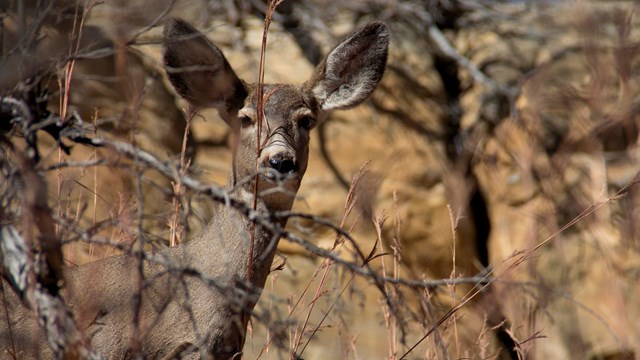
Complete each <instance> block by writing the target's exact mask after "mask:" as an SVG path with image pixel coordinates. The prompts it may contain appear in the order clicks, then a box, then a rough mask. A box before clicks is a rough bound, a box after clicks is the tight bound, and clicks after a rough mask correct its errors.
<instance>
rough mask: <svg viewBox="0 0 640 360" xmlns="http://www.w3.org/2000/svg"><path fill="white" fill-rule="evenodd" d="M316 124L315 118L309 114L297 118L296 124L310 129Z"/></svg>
mask: <svg viewBox="0 0 640 360" xmlns="http://www.w3.org/2000/svg"><path fill="white" fill-rule="evenodd" d="M315 124H316V119H314V118H312V117H311V116H305V117H303V118H301V119H300V120H298V126H300V127H301V128H303V129H305V130H310V129H311V128H312V127H313V126H314V125H315Z"/></svg>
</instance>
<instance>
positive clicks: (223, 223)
mask: <svg viewBox="0 0 640 360" xmlns="http://www.w3.org/2000/svg"><path fill="white" fill-rule="evenodd" d="M230 181H231V180H230ZM295 190H297V186H296V189H295ZM234 195H235V196H234ZM278 195H281V194H274V195H269V196H265V197H260V196H258V198H257V199H255V196H254V190H253V182H250V183H247V184H246V185H244V186H241V187H239V188H237V190H236V191H235V192H234V193H233V194H232V196H234V197H235V198H237V199H239V200H242V201H243V202H245V204H246V206H248V207H250V208H252V207H253V205H254V203H255V206H256V211H257V212H258V213H260V214H267V213H273V212H274V211H288V210H290V209H291V206H292V205H293V200H294V197H295V196H294V195H293V193H288V196H287V197H284V196H278ZM254 199H255V202H254ZM286 223H287V220H286V218H283V219H282V220H278V221H277V222H276V224H278V225H280V226H281V227H283V228H284V226H285V225H286ZM278 240H279V237H278V236H276V235H275V234H274V233H273V232H272V231H271V230H269V229H266V228H264V227H262V226H260V225H258V224H255V225H254V224H253V223H252V222H251V221H250V220H249V219H247V217H246V216H245V215H244V214H243V213H242V212H240V211H238V210H237V209H235V208H233V207H230V206H226V205H225V204H221V203H218V204H217V205H216V207H215V209H214V215H213V217H212V219H211V220H210V221H209V223H208V224H207V226H206V227H205V229H204V230H203V231H202V233H201V234H200V235H198V236H197V237H196V238H194V239H193V240H192V241H191V242H190V243H189V244H188V245H187V246H189V247H190V248H191V249H192V252H191V253H192V254H193V256H197V257H198V258H200V257H204V259H203V260H202V261H199V260H198V259H196V262H197V264H194V266H195V267H196V268H198V269H199V270H200V271H201V272H202V273H203V274H205V275H207V276H210V277H212V278H218V279H220V280H222V281H224V282H227V281H229V282H230V283H229V285H231V284H232V283H233V282H235V281H238V280H245V281H246V280H247V276H248V274H249V272H248V267H249V257H250V255H249V253H250V252H251V243H252V242H253V260H252V261H251V264H252V265H251V279H250V280H251V283H252V284H253V286H255V287H257V288H262V287H264V283H265V281H266V277H267V275H268V274H269V271H270V268H271V263H272V261H273V256H274V254H275V250H276V247H277V245H278Z"/></svg>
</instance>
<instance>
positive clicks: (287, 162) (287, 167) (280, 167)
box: [269, 158, 296, 174]
mask: <svg viewBox="0 0 640 360" xmlns="http://www.w3.org/2000/svg"><path fill="white" fill-rule="evenodd" d="M269 166H271V168H272V169H274V170H277V171H278V172H279V173H281V174H287V173H290V172H294V171H295V170H296V163H295V162H293V160H291V159H287V158H271V159H269Z"/></svg>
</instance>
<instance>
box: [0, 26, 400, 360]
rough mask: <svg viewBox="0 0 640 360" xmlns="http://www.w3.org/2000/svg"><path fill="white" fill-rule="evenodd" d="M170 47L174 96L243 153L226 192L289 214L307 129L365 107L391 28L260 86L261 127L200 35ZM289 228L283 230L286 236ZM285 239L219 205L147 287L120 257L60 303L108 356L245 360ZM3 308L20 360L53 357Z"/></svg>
mask: <svg viewBox="0 0 640 360" xmlns="http://www.w3.org/2000/svg"><path fill="white" fill-rule="evenodd" d="M164 46H165V54H164V60H165V66H166V69H167V73H168V75H169V79H170V80H171V82H172V84H173V85H174V87H175V88H176V90H177V92H178V93H179V94H180V95H181V96H183V97H184V98H185V99H186V100H187V101H189V103H190V104H191V106H192V108H193V109H195V110H197V109H201V108H204V107H214V108H216V109H217V110H218V112H219V113H220V115H221V117H222V118H223V119H224V120H225V122H227V124H228V125H229V126H231V127H232V128H233V129H234V130H236V134H237V136H238V139H237V148H238V151H237V154H236V161H235V164H234V169H233V171H232V173H231V175H230V176H229V184H228V185H230V186H233V188H234V189H235V192H234V193H233V194H232V195H233V196H235V197H236V198H238V199H240V200H244V201H245V202H246V203H247V204H249V205H253V203H254V201H255V204H256V210H258V211H259V212H262V213H267V212H273V211H286V210H290V209H291V206H292V204H293V201H294V198H295V194H296V192H297V190H298V187H299V186H300V182H301V180H302V177H303V175H304V173H305V171H306V168H307V159H308V149H309V145H308V144H309V131H310V130H311V129H312V128H313V127H314V126H315V125H316V124H317V123H319V122H320V121H323V120H324V119H325V118H326V116H327V115H328V113H329V112H330V111H332V110H336V109H346V108H350V107H353V106H355V105H358V104H359V103H361V102H362V101H364V100H365V99H366V98H367V97H368V96H369V95H370V94H371V92H372V91H373V90H374V89H375V87H376V85H377V84H378V82H379V81H380V78H381V77H382V74H383V71H384V67H385V64H386V57H387V47H388V29H387V27H386V26H385V25H384V24H382V23H373V24H370V25H367V26H365V27H364V28H362V29H361V30H359V31H357V32H355V33H354V34H352V35H351V36H349V37H348V38H346V39H345V40H344V41H343V42H342V43H341V44H340V45H338V46H337V47H336V48H335V49H334V50H332V51H331V52H330V53H329V55H328V56H327V58H326V59H325V61H324V62H323V63H322V64H321V65H319V67H318V68H317V70H316V71H315V73H314V74H313V76H312V77H311V78H310V79H309V80H308V81H307V82H306V83H304V84H302V85H299V86H296V85H290V84H271V85H264V87H263V93H264V100H263V116H262V126H261V127H260V126H258V125H257V123H256V122H257V119H258V118H259V117H258V116H257V111H258V106H257V101H258V99H257V95H256V86H255V85H250V84H247V83H245V82H243V81H242V80H240V79H239V78H238V77H237V76H236V74H235V72H234V71H233V70H232V68H231V66H230V65H229V64H228V62H227V60H226V59H225V57H224V55H223V54H222V52H221V51H220V49H218V48H217V47H216V46H215V45H213V44H212V43H210V42H209V41H208V40H207V39H206V38H205V37H204V35H202V34H201V33H199V32H198V31H197V30H195V29H194V28H192V27H191V26H190V25H188V24H187V23H185V22H183V21H181V20H169V21H168V22H167V24H166V25H165V32H164ZM258 132H259V133H260V134H259V140H258ZM256 174H258V176H257V177H256ZM240 179H245V180H246V179H248V180H247V181H245V182H239V180H240ZM256 179H257V181H258V186H257V187H255V188H254V185H255V181H256ZM256 189H257V193H258V197H257V199H254V191H255V190H256ZM285 224H286V220H280V224H279V225H280V226H282V227H284V225H285ZM252 231H253V232H254V236H253V238H254V244H253V259H252V261H250V260H249V258H250V256H249V254H250V253H251V251H250V248H251V240H250V239H251V237H252V236H251V234H252ZM277 241H278V237H277V236H275V234H273V233H272V232H271V231H269V230H267V229H265V228H263V227H261V226H259V225H256V226H255V229H253V228H252V223H251V221H249V220H248V219H247V218H246V217H245V216H244V215H243V214H241V213H240V212H239V211H238V210H236V209H234V208H231V207H228V206H224V205H223V204H219V205H218V206H217V209H216V211H215V215H214V217H213V218H212V219H211V220H210V222H209V223H208V225H207V226H206V227H205V229H204V230H203V231H202V232H201V233H200V234H199V235H198V236H197V237H195V238H194V239H193V240H192V241H190V242H188V243H186V244H184V245H181V246H178V247H174V248H169V249H165V250H163V251H160V252H158V253H157V254H154V255H153V258H154V259H155V261H149V260H144V261H143V274H144V277H143V281H142V283H140V282H138V281H137V280H136V279H138V276H137V274H138V273H139V265H140V262H139V260H138V259H136V258H134V257H131V256H116V257H111V258H107V259H103V260H100V261H96V262H94V263H91V264H88V265H84V266H80V267H77V268H73V269H71V270H70V271H69V273H70V274H69V281H68V284H69V285H68V286H67V289H66V290H65V296H64V297H65V300H66V302H67V303H68V304H69V306H70V308H71V310H72V311H73V313H74V315H75V319H76V322H77V324H78V328H79V329H80V330H81V331H82V332H83V334H84V336H85V337H86V339H87V342H89V343H90V345H91V347H92V348H93V349H94V350H95V351H97V352H98V353H100V354H102V355H104V356H105V357H107V358H110V359H119V358H128V357H131V356H132V354H142V355H143V356H144V357H145V358H157V359H162V358H167V359H171V358H201V357H202V358H206V357H213V358H215V359H227V358H232V357H235V356H239V355H240V354H241V351H242V346H243V343H244V336H245V332H246V326H247V321H248V319H249V315H250V312H251V311H252V309H253V307H254V306H255V304H256V302H257V300H258V296H259V290H260V289H262V288H263V287H264V283H265V281H266V278H267V276H268V274H269V271H270V267H271V263H272V260H273V257H274V254H275V249H276V246H277ZM167 264H169V265H167ZM250 264H251V266H250ZM250 267H251V269H250V279H249V281H247V277H248V276H249V271H248V270H249V268H250ZM185 269H187V271H186V275H185V272H184V271H182V270H185ZM203 279H209V280H210V281H211V282H212V283H214V284H215V285H214V286H212V284H211V283H206V281H207V280H205V281H203ZM7 288H8V287H7V286H5V289H7ZM5 301H7V303H8V304H9V309H11V310H10V312H9V314H8V316H9V324H10V326H11V330H12V336H13V345H14V346H15V347H16V349H17V350H18V354H17V357H18V358H20V357H21V355H20V354H26V355H29V354H31V355H39V356H44V357H50V356H51V352H50V351H48V349H47V348H46V345H45V342H44V339H43V338H42V337H43V336H42V335H41V332H39V331H38V329H37V327H36V326H35V324H34V323H33V321H32V320H31V319H32V315H31V314H30V313H29V311H28V310H27V309H24V308H23V307H22V306H21V305H20V304H19V300H18V299H17V297H16V296H15V295H14V294H13V293H12V292H11V291H5ZM136 304H139V306H137V307H136ZM0 308H2V307H0ZM2 312H3V310H0V316H2V317H3V321H4V318H5V314H2ZM134 324H138V325H137V326H134ZM136 329H137V330H136ZM132 339H138V341H137V342H136V341H133V340H132ZM0 345H1V347H0V358H4V357H5V356H6V355H7V354H10V350H11V349H12V346H11V344H10V340H9V336H8V332H7V331H6V330H2V327H0ZM34 353H36V354H34Z"/></svg>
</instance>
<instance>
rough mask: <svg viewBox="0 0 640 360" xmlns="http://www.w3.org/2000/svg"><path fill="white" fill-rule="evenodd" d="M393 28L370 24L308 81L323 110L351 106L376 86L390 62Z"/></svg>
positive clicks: (369, 93) (343, 45)
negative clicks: (388, 57) (390, 39)
mask: <svg viewBox="0 0 640 360" xmlns="http://www.w3.org/2000/svg"><path fill="white" fill-rule="evenodd" d="M388 48H389V28H388V27H387V25H385V24H384V23H381V22H375V23H371V24H368V25H366V26H364V27H363V28H361V29H360V30H358V31H356V32H354V33H353V34H352V35H351V36H349V37H347V38H346V39H345V40H344V41H342V42H341V43H340V44H339V45H338V46H336V47H335V48H334V49H333V50H331V52H330V53H329V55H327V57H326V59H324V61H323V62H322V63H321V64H320V65H318V68H317V69H316V71H315V72H314V74H313V75H312V76H311V79H309V81H307V84H306V86H307V87H308V88H310V89H311V91H312V92H313V94H314V95H315V97H316V99H317V100H318V103H319V104H320V107H321V109H322V110H323V111H331V110H338V109H348V108H350V107H354V106H356V105H358V104H360V103H361V102H363V101H364V100H366V99H367V98H368V97H369V95H371V93H372V92H373V90H374V89H375V88H376V86H377V85H378V83H379V82H380V79H381V78H382V75H383V74H384V68H385V66H386V64H387V53H388Z"/></svg>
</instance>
